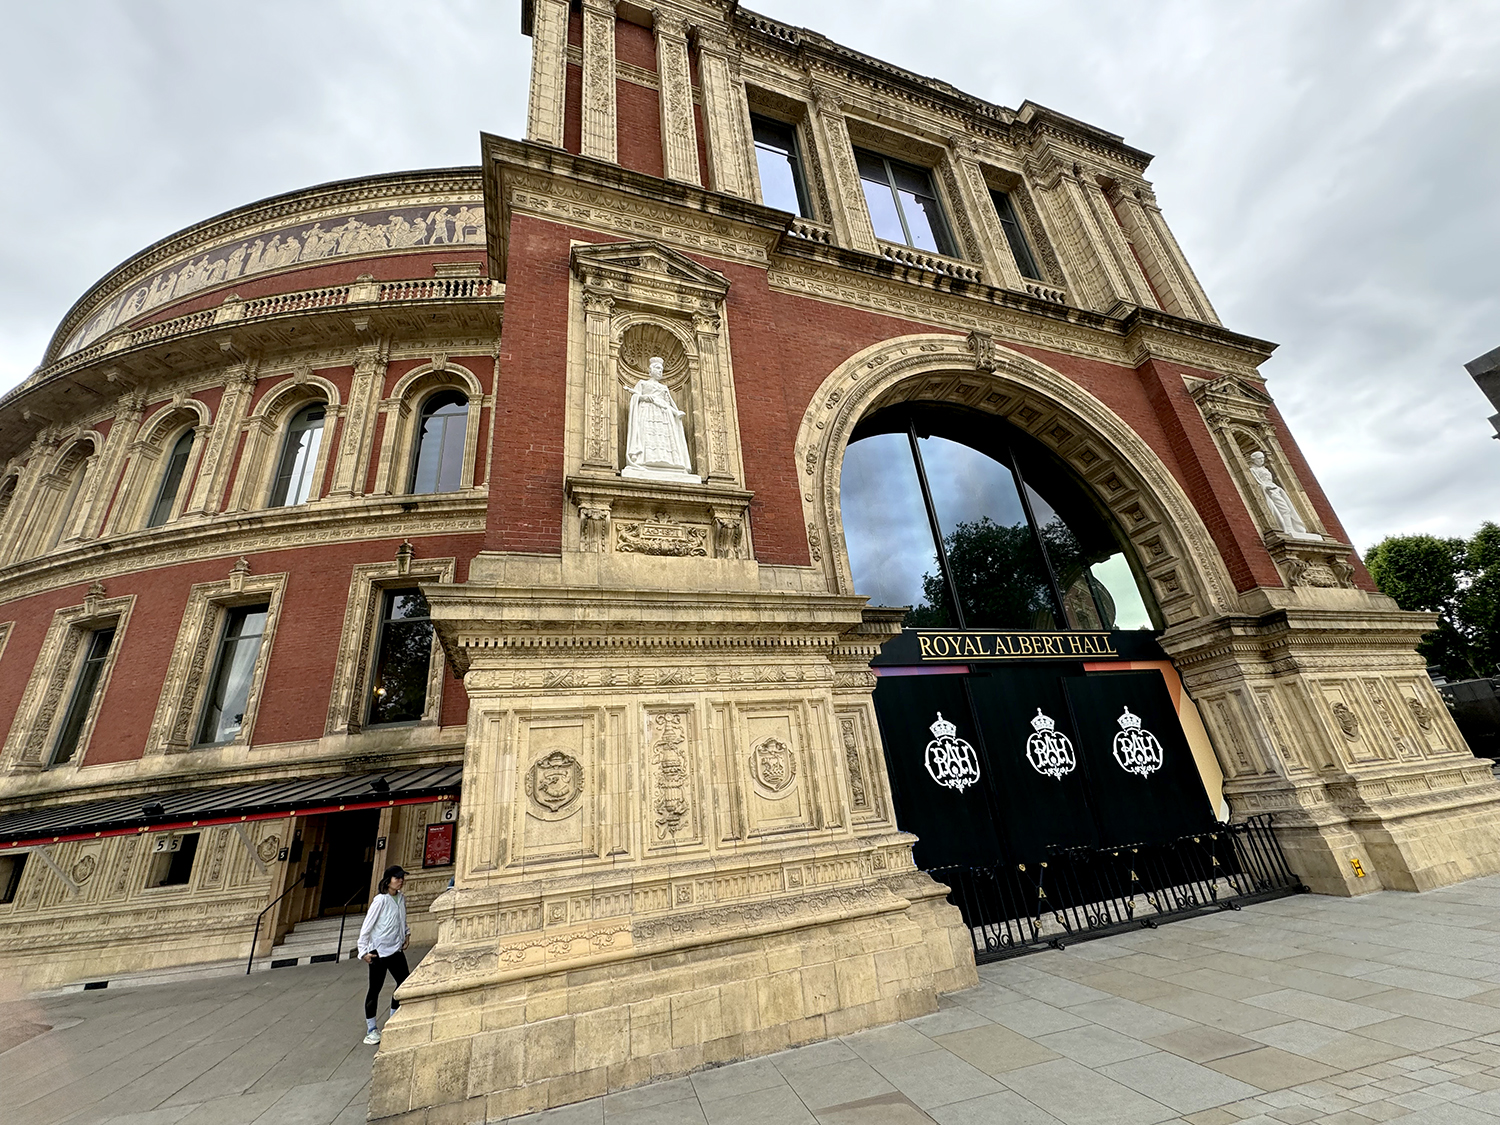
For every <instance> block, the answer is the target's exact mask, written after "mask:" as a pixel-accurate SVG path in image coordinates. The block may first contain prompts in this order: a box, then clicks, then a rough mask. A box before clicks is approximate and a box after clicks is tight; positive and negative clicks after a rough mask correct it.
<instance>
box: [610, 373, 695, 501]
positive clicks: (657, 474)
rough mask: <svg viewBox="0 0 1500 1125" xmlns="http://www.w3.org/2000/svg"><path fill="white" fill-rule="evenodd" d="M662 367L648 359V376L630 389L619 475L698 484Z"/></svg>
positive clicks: (680, 415)
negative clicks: (623, 464)
mask: <svg viewBox="0 0 1500 1125" xmlns="http://www.w3.org/2000/svg"><path fill="white" fill-rule="evenodd" d="M664 366H665V365H664V364H663V363H662V359H661V357H660V356H652V357H651V363H650V374H649V375H647V377H646V378H644V379H641V380H639V381H638V382H637V383H636V385H635V386H634V388H632V389H631V392H630V425H629V427H628V429H627V430H626V437H625V468H624V469H622V470H620V475H621V476H624V477H636V478H639V479H642V480H675V481H683V482H686V483H689V484H698V483H699V482H700V478H699V477H697V476H695V475H694V473H693V463H692V459H691V458H690V457H689V456H688V447H687V434H686V432H685V431H684V430H683V427H682V419H683V418H684V417H685V415H684V414H683V412H682V411H681V410H678V409H677V403H676V402H674V401H673V399H672V391H671V389H670V388H669V387H668V386H667V385H666V384H665V383H663V382H662V380H661V376H662V369H663V367H664Z"/></svg>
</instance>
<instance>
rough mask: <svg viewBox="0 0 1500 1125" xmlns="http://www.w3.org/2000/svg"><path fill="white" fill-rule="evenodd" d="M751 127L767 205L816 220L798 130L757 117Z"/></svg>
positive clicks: (762, 195)
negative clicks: (809, 199)
mask: <svg viewBox="0 0 1500 1125" xmlns="http://www.w3.org/2000/svg"><path fill="white" fill-rule="evenodd" d="M750 127H751V129H752V130H753V132H754V133H755V163H756V167H758V168H759V169H760V195H761V198H762V199H763V200H765V203H766V206H767V207H779V208H780V209H781V210H783V211H790V212H792V213H793V214H794V215H801V216H802V217H803V218H804V219H810V218H812V208H811V207H809V206H808V204H807V183H806V181H805V179H804V178H803V175H802V157H801V154H800V152H799V150H798V147H797V130H796V128H795V127H794V126H791V125H787V124H786V123H784V122H781V121H772V120H771V119H770V118H769V117H757V116H755V115H753V114H752V115H751V117H750Z"/></svg>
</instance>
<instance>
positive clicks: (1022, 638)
mask: <svg viewBox="0 0 1500 1125" xmlns="http://www.w3.org/2000/svg"><path fill="white" fill-rule="evenodd" d="M917 652H918V655H919V656H920V658H921V659H922V660H970V659H973V660H1027V659H1030V660H1036V659H1045V658H1047V657H1049V656H1060V657H1065V658H1066V657H1100V656H1103V657H1118V656H1119V655H1120V653H1119V651H1118V650H1117V649H1116V648H1115V645H1114V638H1113V636H1112V635H1111V634H1109V633H1074V632H1059V633H1022V632H1014V633H1001V632H985V631H980V630H974V631H970V632H958V631H956V630H955V631H954V632H951V633H940V632H922V633H918V634H917Z"/></svg>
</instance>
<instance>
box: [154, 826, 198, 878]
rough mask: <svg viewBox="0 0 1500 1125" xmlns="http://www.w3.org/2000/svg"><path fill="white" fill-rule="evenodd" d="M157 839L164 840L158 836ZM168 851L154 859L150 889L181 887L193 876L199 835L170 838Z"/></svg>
mask: <svg viewBox="0 0 1500 1125" xmlns="http://www.w3.org/2000/svg"><path fill="white" fill-rule="evenodd" d="M157 839H162V837H160V836H158V837H157ZM167 839H169V841H170V843H169V844H168V850H167V851H162V852H157V853H156V855H155V856H154V857H152V864H151V874H150V875H149V876H148V877H147V879H146V886H148V887H181V886H184V885H185V884H186V883H187V881H188V880H189V879H191V878H192V876H193V859H194V857H195V856H197V854H198V833H196V832H189V833H188V834H187V835H185V836H173V837H168V838H167Z"/></svg>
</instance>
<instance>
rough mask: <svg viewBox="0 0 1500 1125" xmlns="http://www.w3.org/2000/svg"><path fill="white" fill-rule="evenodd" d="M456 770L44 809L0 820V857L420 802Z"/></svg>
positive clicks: (434, 795)
mask: <svg viewBox="0 0 1500 1125" xmlns="http://www.w3.org/2000/svg"><path fill="white" fill-rule="evenodd" d="M462 780H463V767H462V766H460V765H451V766H432V767H428V768H426V769H415V770H395V771H392V772H390V773H370V774H354V775H346V776H343V777H321V778H304V779H299V778H288V779H285V780H280V781H268V782H259V783H254V784H248V785H231V786H225V787H223V788H218V789H192V790H187V791H183V792H178V793H168V794H162V795H160V796H156V795H151V796H139V797H116V798H111V799H110V800H106V801H83V802H80V803H79V804H75V805H49V806H47V807H45V808H39V809H33V810H30V811H28V812H19V813H13V814H12V815H10V816H6V817H0V852H3V851H8V850H10V849H13V848H21V847H27V846H32V845H38V844H55V843H61V842H63V841H65V840H92V839H95V838H97V837H103V836H125V835H129V834H130V833H132V832H147V831H151V832H160V831H167V830H172V829H180V828H200V827H207V826H209V825H214V824H238V823H242V822H249V821H252V820H274V819H277V818H280V817H284V816H313V815H315V814H317V813H330V812H344V811H349V810H354V809H380V808H387V807H391V806H395V805H418V804H424V803H426V802H429V801H435V800H441V799H442V798H444V797H448V798H453V797H457V796H458V792H459V787H460V784H461V783H462Z"/></svg>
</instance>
